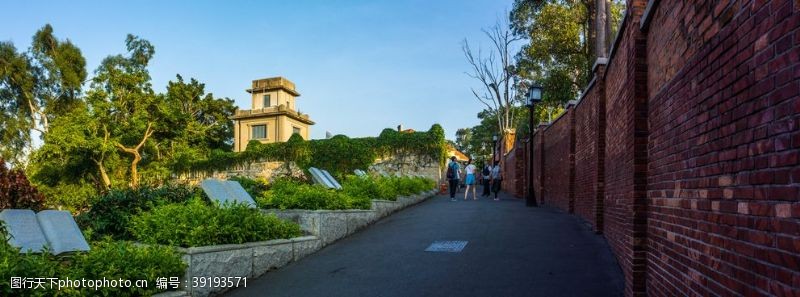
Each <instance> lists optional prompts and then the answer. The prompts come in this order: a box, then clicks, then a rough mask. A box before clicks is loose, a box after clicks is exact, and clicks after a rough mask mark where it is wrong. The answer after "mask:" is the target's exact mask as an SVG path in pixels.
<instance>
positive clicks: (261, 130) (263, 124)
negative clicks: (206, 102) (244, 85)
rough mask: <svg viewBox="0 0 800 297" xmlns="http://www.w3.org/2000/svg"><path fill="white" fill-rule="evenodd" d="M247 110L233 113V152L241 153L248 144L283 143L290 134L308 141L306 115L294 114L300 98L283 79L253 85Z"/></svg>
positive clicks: (268, 79) (309, 126)
mask: <svg viewBox="0 0 800 297" xmlns="http://www.w3.org/2000/svg"><path fill="white" fill-rule="evenodd" d="M247 92H248V93H250V94H252V100H251V103H252V104H251V107H252V109H250V110H236V113H235V114H234V116H233V117H231V119H233V127H234V129H233V150H234V151H236V152H240V151H244V150H245V149H246V148H247V143H248V142H250V141H251V140H258V141H260V142H261V143H272V142H285V141H287V140H289V137H291V136H292V134H300V136H302V137H303V139H309V135H310V133H311V132H310V130H311V125H314V121H312V120H311V119H310V118H309V117H308V115H307V114H301V113H299V112H297V109H296V106H297V105H296V104H295V100H296V99H297V97H299V96H300V93H298V92H297V91H296V90H295V87H294V83H292V82H291V81H289V80H288V79H285V78H283V77H271V78H264V79H258V80H254V81H253V87H252V89H248V90H247Z"/></svg>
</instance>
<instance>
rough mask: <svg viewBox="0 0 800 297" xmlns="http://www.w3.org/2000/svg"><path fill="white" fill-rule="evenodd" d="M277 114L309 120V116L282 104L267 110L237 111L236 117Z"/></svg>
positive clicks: (266, 108)
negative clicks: (284, 113) (281, 113)
mask: <svg viewBox="0 0 800 297" xmlns="http://www.w3.org/2000/svg"><path fill="white" fill-rule="evenodd" d="M276 112H286V113H288V114H291V115H294V116H296V117H301V118H304V119H308V118H309V117H308V115H307V114H303V113H300V112H297V111H295V110H293V109H289V108H287V107H286V106H285V105H283V104H281V105H278V106H271V107H265V108H258V109H237V110H236V113H235V116H249V115H260V114H269V113H276Z"/></svg>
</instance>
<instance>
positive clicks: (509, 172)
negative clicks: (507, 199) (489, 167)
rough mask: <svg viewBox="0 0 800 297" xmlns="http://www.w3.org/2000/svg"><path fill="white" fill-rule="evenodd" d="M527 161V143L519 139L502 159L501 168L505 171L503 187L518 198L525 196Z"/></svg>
mask: <svg viewBox="0 0 800 297" xmlns="http://www.w3.org/2000/svg"><path fill="white" fill-rule="evenodd" d="M527 162H528V161H527V156H526V148H525V143H523V142H522V141H517V143H516V145H515V146H514V148H513V149H512V150H511V151H510V152H508V154H506V155H505V156H503V159H502V164H501V167H500V168H501V170H502V171H503V183H502V187H501V188H502V189H503V190H504V191H506V192H508V193H509V194H511V195H514V197H517V198H524V197H525V187H526V186H527V180H526V179H525V178H526V177H527V175H526V174H527V172H526V170H527V168H528V165H527V164H528V163H527Z"/></svg>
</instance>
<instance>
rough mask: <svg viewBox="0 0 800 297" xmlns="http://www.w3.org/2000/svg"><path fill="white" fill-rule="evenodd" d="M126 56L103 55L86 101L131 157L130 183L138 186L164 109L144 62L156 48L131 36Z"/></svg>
mask: <svg viewBox="0 0 800 297" xmlns="http://www.w3.org/2000/svg"><path fill="white" fill-rule="evenodd" d="M125 44H126V46H127V49H128V54H129V55H128V56H122V55H114V56H109V57H107V58H105V59H104V60H103V61H102V62H101V63H100V67H99V68H98V69H97V70H96V71H95V73H96V76H95V77H94V79H92V89H91V90H90V91H89V93H88V96H87V101H88V103H89V109H90V110H92V112H93V113H94V114H95V116H96V118H97V119H98V120H100V121H101V123H103V124H102V125H103V131H104V132H107V133H108V136H107V137H106V138H108V139H109V141H110V142H111V143H113V145H114V146H115V147H116V148H117V149H119V151H121V152H124V153H125V154H128V155H129V157H130V186H131V187H134V188H135V187H138V186H139V171H138V165H139V162H141V161H142V148H144V146H145V144H147V141H148V140H150V137H151V136H153V133H155V132H156V129H158V128H159V127H158V126H157V125H158V124H159V121H158V119H159V118H160V117H161V116H162V115H163V112H164V108H163V106H162V105H161V103H162V102H163V100H159V99H160V98H159V96H156V95H155V93H154V92H153V89H152V86H151V84H150V74H149V72H148V70H147V64H148V62H149V61H150V59H152V57H153V54H154V53H155V47H153V45H151V44H150V42H148V41H147V40H144V39H140V38H139V37H136V36H134V35H130V34H129V35H128V37H127V38H126V39H125Z"/></svg>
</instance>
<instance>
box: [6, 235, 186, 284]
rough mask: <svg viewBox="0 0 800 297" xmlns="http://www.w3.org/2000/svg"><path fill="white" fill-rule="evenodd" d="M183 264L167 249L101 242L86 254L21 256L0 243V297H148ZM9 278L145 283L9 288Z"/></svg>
mask: <svg viewBox="0 0 800 297" xmlns="http://www.w3.org/2000/svg"><path fill="white" fill-rule="evenodd" d="M185 270H186V264H184V263H183V261H182V260H181V258H180V255H178V254H177V253H176V252H175V251H173V250H172V249H171V248H168V247H158V246H136V245H134V244H132V243H128V242H112V241H102V242H98V243H94V244H92V248H91V250H90V251H89V252H85V253H84V252H80V253H76V254H73V255H65V256H53V255H51V254H49V253H46V252H45V253H40V254H33V253H30V254H25V253H22V254H21V253H20V252H19V249H17V248H14V247H11V246H9V245H8V244H7V243H5V242H0V296H149V295H153V294H155V293H158V292H161V291H162V290H159V289H157V288H156V285H155V281H156V279H157V278H159V277H166V278H169V277H174V276H177V277H182V276H183V275H184V273H185ZM11 277H27V278H57V279H60V280H66V279H67V278H69V279H70V280H76V279H81V278H84V279H87V280H88V279H92V280H97V279H100V280H102V279H103V278H104V277H105V278H106V279H124V280H131V281H135V280H147V282H148V287H147V288H102V289H99V290H95V289H94V288H61V289H60V290H58V288H56V287H54V288H52V289H51V288H50V282H49V281H45V284H44V286H45V287H44V289H42V288H38V289H30V288H26V289H14V290H12V289H11V284H10V281H11Z"/></svg>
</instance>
